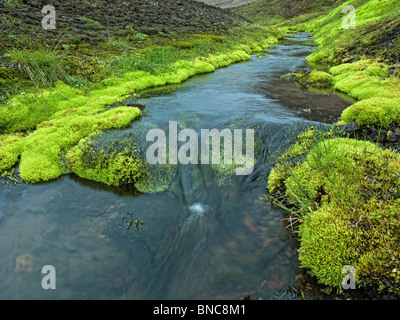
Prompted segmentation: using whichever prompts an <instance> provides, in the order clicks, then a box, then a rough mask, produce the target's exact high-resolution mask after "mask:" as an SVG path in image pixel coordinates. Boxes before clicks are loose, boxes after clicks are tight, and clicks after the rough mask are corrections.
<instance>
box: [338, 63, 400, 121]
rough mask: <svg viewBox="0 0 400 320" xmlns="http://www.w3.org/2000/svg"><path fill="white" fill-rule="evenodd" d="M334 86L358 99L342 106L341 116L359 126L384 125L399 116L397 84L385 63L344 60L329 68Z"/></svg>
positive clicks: (399, 95)
mask: <svg viewBox="0 0 400 320" xmlns="http://www.w3.org/2000/svg"><path fill="white" fill-rule="evenodd" d="M330 73H332V75H333V76H334V80H333V83H334V88H335V89H336V90H339V91H342V92H345V93H347V94H348V95H350V96H352V97H353V98H356V99H358V100H359V101H357V102H356V103H354V104H353V105H351V106H350V107H348V108H347V109H345V110H344V111H343V113H342V116H341V120H342V121H343V122H344V123H348V122H352V121H355V122H357V124H358V125H359V126H361V125H366V126H375V127H378V128H387V127H388V126H389V125H390V124H391V123H393V122H397V121H399V119H400V84H399V81H398V78H396V77H395V76H389V74H388V66H387V65H385V64H383V63H380V62H377V61H375V60H371V59H369V60H359V61H357V62H354V63H344V64H341V65H338V66H336V67H333V68H331V69H330Z"/></svg>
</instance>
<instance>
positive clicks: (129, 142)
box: [65, 133, 147, 186]
mask: <svg viewBox="0 0 400 320" xmlns="http://www.w3.org/2000/svg"><path fill="white" fill-rule="evenodd" d="M101 135H102V133H95V134H91V135H90V136H89V137H87V138H84V139H81V140H80V141H79V143H78V144H77V145H76V146H75V147H73V148H72V149H71V150H69V151H68V153H67V154H66V157H65V159H66V160H65V162H66V165H67V168H68V169H69V170H71V172H74V173H76V174H77V175H78V176H80V177H82V178H86V179H89V180H93V181H98V182H102V183H105V184H107V185H113V186H119V185H121V184H127V183H132V184H136V183H139V182H140V183H143V181H146V180H147V166H146V164H145V163H144V161H143V159H142V158H141V156H140V153H141V152H140V147H139V145H138V143H137V141H136V139H135V137H134V136H131V135H130V136H127V137H121V138H119V139H118V140H115V141H103V140H102V139H101Z"/></svg>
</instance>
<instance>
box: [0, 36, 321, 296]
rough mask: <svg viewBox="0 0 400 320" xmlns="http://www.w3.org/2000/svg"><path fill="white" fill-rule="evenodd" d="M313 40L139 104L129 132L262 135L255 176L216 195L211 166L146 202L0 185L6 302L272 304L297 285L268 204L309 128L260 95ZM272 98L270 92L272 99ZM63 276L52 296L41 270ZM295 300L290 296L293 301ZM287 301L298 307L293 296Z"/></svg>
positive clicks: (289, 247) (118, 193)
mask: <svg viewBox="0 0 400 320" xmlns="http://www.w3.org/2000/svg"><path fill="white" fill-rule="evenodd" d="M308 40H309V39H308V38H307V36H306V35H301V34H300V35H296V36H295V38H293V39H292V40H290V42H286V43H285V45H282V46H277V47H274V48H272V49H270V50H269V51H268V57H267V58H257V57H254V58H253V59H252V60H251V61H249V62H245V63H239V64H236V65H232V66H230V67H228V68H224V69H220V70H217V71H216V72H214V73H213V74H209V75H202V76H197V77H194V78H192V79H190V80H188V81H187V82H185V83H183V84H181V85H179V86H167V87H164V88H158V89H155V90H148V91H146V92H144V93H143V94H142V95H141V102H143V103H144V104H146V108H147V115H146V116H145V117H144V118H143V119H141V120H140V121H138V122H135V123H133V124H132V126H131V128H128V129H126V130H121V131H116V132H113V133H111V134H110V135H112V136H113V137H114V138H115V137H118V135H119V134H126V133H127V132H133V133H135V134H136V135H138V136H140V137H141V139H142V140H144V137H145V134H146V132H147V131H148V130H149V129H152V128H157V127H159V128H165V129H166V128H167V127H168V122H169V121H178V123H179V126H180V128H192V129H196V130H199V129H200V128H204V129H206V128H219V129H221V128H225V127H235V128H243V129H246V128H255V130H256V131H257V130H258V132H256V134H257V133H258V135H259V136H261V137H262V147H261V153H260V158H259V161H258V163H257V165H256V167H255V171H254V172H253V174H251V175H250V176H233V177H231V178H230V179H227V180H225V181H224V183H223V184H218V183H217V181H216V175H215V172H214V173H213V172H212V170H210V168H209V166H206V165H198V166H195V167H191V166H186V167H185V166H181V167H179V168H178V172H177V174H176V176H175V178H174V179H173V181H172V183H171V186H170V188H169V189H168V190H165V191H163V192H159V193H153V194H140V193H138V192H135V191H132V190H128V189H117V188H111V187H105V186H102V185H100V184H97V183H93V182H89V181H86V180H83V179H80V178H77V177H75V176H72V175H71V176H65V177H63V178H62V179H58V180H56V181H52V182H48V183H42V184H36V185H26V184H17V185H12V186H10V185H7V184H5V183H1V184H0V299H239V298H241V297H243V296H245V295H248V294H252V297H253V298H262V299H274V298H276V297H279V294H278V295H277V293H279V292H282V291H284V290H286V289H287V288H289V287H291V286H296V285H297V279H296V276H298V275H299V274H300V272H301V271H300V270H299V268H298V261H297V245H296V241H295V240H294V239H293V238H292V237H291V235H290V234H289V233H288V232H287V231H286V229H285V225H284V223H283V222H282V218H283V217H284V215H285V213H284V212H282V210H280V209H278V208H273V207H271V206H270V205H269V204H268V202H266V201H265V200H263V199H262V197H263V196H264V194H265V192H266V189H265V181H266V177H267V174H268V171H269V169H270V168H271V165H272V164H273V159H272V158H271V155H272V154H274V153H275V152H276V151H277V150H279V149H280V148H285V147H287V146H288V144H289V143H290V141H291V140H292V139H293V136H294V133H295V132H296V131H298V130H300V129H301V127H302V125H303V123H302V121H303V120H304V119H303V118H302V117H301V115H299V114H297V113H296V112H294V111H291V110H290V109H289V108H288V107H287V106H285V105H284V104H283V103H281V101H279V97H276V96H275V97H274V96H269V95H268V94H266V92H265V90H264V92H260V84H262V86H263V88H264V89H265V88H268V85H270V84H271V83H276V82H274V81H277V79H279V76H280V75H282V74H284V73H287V72H294V71H298V70H300V69H301V68H304V67H305V62H304V57H305V56H306V55H308V54H309V53H311V52H312V50H314V48H313V47H312V46H310V45H308V43H306V45H303V44H302V41H308ZM266 91H268V90H266ZM44 265H53V266H54V267H55V269H56V281H57V285H56V290H43V289H42V287H41V280H42V277H43V276H44V275H43V274H41V268H42V267H43V266H44ZM285 297H287V296H285ZM289 298H296V297H295V295H292V296H290V295H289Z"/></svg>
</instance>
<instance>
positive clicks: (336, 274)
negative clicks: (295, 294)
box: [268, 130, 400, 294]
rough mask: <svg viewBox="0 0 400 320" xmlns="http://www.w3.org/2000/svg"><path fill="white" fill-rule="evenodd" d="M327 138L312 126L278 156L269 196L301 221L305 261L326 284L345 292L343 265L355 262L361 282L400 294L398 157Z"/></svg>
mask: <svg viewBox="0 0 400 320" xmlns="http://www.w3.org/2000/svg"><path fill="white" fill-rule="evenodd" d="M330 136H332V132H331V133H324V134H316V132H315V130H311V131H309V132H307V134H304V135H302V136H301V137H300V140H299V143H298V144H297V145H295V146H294V147H292V148H290V149H289V150H288V152H287V153H286V154H284V155H283V156H282V157H281V158H280V159H279V160H278V163H277V165H276V167H275V168H274V169H273V170H272V171H271V174H270V176H269V182H268V188H269V191H270V193H271V195H272V198H273V199H274V200H275V201H276V202H280V203H281V205H282V206H284V207H285V208H287V209H288V210H290V211H291V213H292V214H293V215H294V216H295V217H296V219H297V221H299V222H300V227H299V240H300V248H299V259H300V261H301V265H302V267H304V268H307V269H308V270H309V272H310V274H312V275H313V276H316V277H317V279H318V281H319V282H320V283H321V284H324V285H327V286H328V287H329V288H336V289H337V290H338V291H341V290H342V287H341V284H342V282H341V281H342V279H343V278H344V275H343V274H342V268H343V267H344V266H345V265H352V266H353V267H354V268H355V270H356V279H357V285H358V287H367V286H372V287H374V288H378V289H379V290H388V291H391V292H395V293H397V294H398V293H400V291H399V285H400V277H399V275H398V272H397V268H398V263H399V258H400V245H399V243H400V242H399V240H400V228H399V218H400V214H399V212H398V209H397V208H398V207H399V205H400V199H399V197H400V179H399V177H400V173H399V172H400V156H399V155H398V154H397V153H395V152H393V151H391V150H389V149H387V150H382V149H380V148H379V147H378V146H377V145H375V144H373V143H371V142H367V141H358V140H353V139H348V138H334V137H330ZM299 155H303V159H302V160H300V161H297V162H296V161H290V160H291V159H293V157H297V156H299Z"/></svg>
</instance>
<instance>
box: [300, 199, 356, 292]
mask: <svg viewBox="0 0 400 320" xmlns="http://www.w3.org/2000/svg"><path fill="white" fill-rule="evenodd" d="M299 236H300V237H301V242H300V243H301V245H300V248H299V260H300V263H301V266H302V267H303V268H307V269H308V270H309V271H310V274H311V275H313V276H315V277H316V278H317V279H318V281H319V282H320V283H321V284H323V285H326V286H329V287H333V288H337V289H339V291H340V287H341V282H342V279H343V277H344V275H343V274H342V268H343V267H344V266H345V265H355V255H354V246H356V234H354V233H352V232H351V222H350V221H349V220H348V219H345V218H344V217H343V213H342V212H338V209H337V208H335V207H331V206H324V207H322V208H320V209H319V210H316V211H314V212H313V213H312V214H309V215H308V216H307V217H306V218H305V219H304V220H303V221H302V223H301V225H300V228H299Z"/></svg>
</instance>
